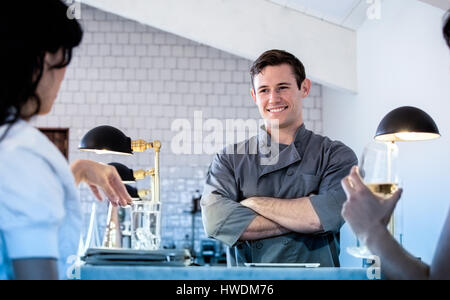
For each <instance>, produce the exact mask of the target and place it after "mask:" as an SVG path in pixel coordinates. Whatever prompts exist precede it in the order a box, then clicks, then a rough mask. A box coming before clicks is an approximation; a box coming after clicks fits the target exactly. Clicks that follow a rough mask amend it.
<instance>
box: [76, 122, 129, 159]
mask: <svg viewBox="0 0 450 300" xmlns="http://www.w3.org/2000/svg"><path fill="white" fill-rule="evenodd" d="M79 149H80V150H83V151H92V152H95V153H98V154H122V155H132V154H133V151H132V149H131V139H130V138H129V137H127V136H126V135H125V134H123V132H122V131H120V130H119V129H117V128H114V127H112V126H107V125H104V126H99V127H96V128H94V129H92V130H90V131H89V132H88V133H86V134H85V135H84V136H83V138H82V139H81V142H80V146H79Z"/></svg>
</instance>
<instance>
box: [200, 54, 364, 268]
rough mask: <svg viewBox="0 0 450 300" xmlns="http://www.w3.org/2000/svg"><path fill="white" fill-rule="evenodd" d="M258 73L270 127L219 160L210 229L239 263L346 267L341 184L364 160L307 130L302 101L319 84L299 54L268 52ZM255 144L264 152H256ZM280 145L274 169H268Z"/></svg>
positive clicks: (211, 186)
mask: <svg viewBox="0 0 450 300" xmlns="http://www.w3.org/2000/svg"><path fill="white" fill-rule="evenodd" d="M250 74H251V79H252V89H251V96H252V98H253V101H254V102H255V104H256V105H257V107H258V109H259V112H260V114H261V117H262V118H263V119H264V124H265V125H264V126H263V127H262V128H261V130H260V132H259V133H258V135H257V136H255V137H252V138H250V139H248V140H246V141H244V142H241V143H238V144H236V145H233V147H234V150H235V151H234V152H233V153H231V154H230V152H229V151H225V149H224V150H223V151H222V152H221V153H218V154H217V155H216V156H215V157H214V160H213V162H212V163H211V166H210V168H209V171H208V175H207V178H206V183H205V188H204V193H203V197H202V201H201V205H202V216H203V224H204V227H205V230H206V232H207V234H208V236H210V237H212V238H215V239H217V240H220V241H222V242H224V243H225V244H226V245H228V246H230V247H231V248H230V249H231V251H230V253H229V254H230V255H229V259H230V260H231V261H230V262H231V264H234V265H242V264H243V263H320V264H321V267H338V266H339V231H340V228H341V226H342V225H343V223H344V222H343V219H342V217H341V214H340V212H341V208H342V204H343V202H344V201H345V199H346V198H345V193H344V191H343V189H342V187H341V184H340V182H341V179H342V178H344V177H345V176H346V175H347V174H348V173H349V171H350V169H351V167H352V166H353V165H355V164H357V158H356V156H355V154H354V152H353V151H352V150H351V149H350V148H348V147H347V146H345V145H344V144H342V143H341V142H338V141H331V140H330V139H329V138H327V137H323V136H320V135H317V134H315V133H313V132H312V131H309V130H307V129H306V128H305V125H304V124H303V117H302V102H303V99H304V98H306V97H307V96H308V94H309V91H310V88H311V81H310V80H309V79H307V78H306V75H305V69H304V67H303V64H302V63H301V62H300V61H299V60H298V59H297V58H296V57H295V56H293V55H292V54H290V53H287V52H285V51H281V50H270V51H267V52H265V53H263V54H262V55H261V56H260V57H259V58H258V59H257V60H256V61H255V62H254V63H253V66H252V67H251V70H250ZM255 144H257V145H258V150H259V151H258V153H257V154H250V153H251V152H249V151H248V150H249V149H250V148H251V145H255ZM274 146H276V147H277V150H278V151H275V154H274V153H272V154H271V155H275V156H276V157H274V159H272V160H269V161H273V162H274V163H273V164H266V163H263V159H264V158H266V156H267V153H271V152H270V151H271V150H273V149H274ZM238 149H241V150H242V149H245V150H247V152H245V153H247V154H245V153H244V154H242V151H238ZM236 153H239V154H236Z"/></svg>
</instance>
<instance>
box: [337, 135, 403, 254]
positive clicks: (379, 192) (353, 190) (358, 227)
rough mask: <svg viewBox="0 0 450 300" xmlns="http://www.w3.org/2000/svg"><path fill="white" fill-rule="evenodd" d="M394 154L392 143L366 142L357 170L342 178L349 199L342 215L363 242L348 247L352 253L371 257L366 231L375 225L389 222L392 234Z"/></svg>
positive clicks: (395, 181) (395, 179)
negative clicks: (367, 143) (367, 245)
mask: <svg viewBox="0 0 450 300" xmlns="http://www.w3.org/2000/svg"><path fill="white" fill-rule="evenodd" d="M397 153H398V151H397V148H396V146H395V144H389V143H378V142H373V143H371V144H369V145H368V146H366V148H365V149H364V152H363V155H362V158H361V164H360V168H359V172H358V168H356V167H354V168H353V169H352V171H351V173H350V175H349V176H347V177H346V178H344V180H343V181H342V185H343V188H344V191H345V192H346V194H347V200H348V201H347V202H346V203H345V204H344V208H343V212H342V214H343V216H344V219H345V220H346V221H347V222H348V223H349V224H350V226H351V227H352V229H353V231H354V232H355V233H356V235H357V237H358V242H359V243H362V245H358V246H357V247H349V248H347V251H348V252H349V253H350V254H351V255H353V256H356V257H360V258H370V257H371V253H370V251H369V250H368V249H367V247H366V246H365V240H366V238H367V234H368V232H369V231H370V230H371V229H372V228H374V227H375V226H379V225H380V224H381V225H383V226H386V225H388V223H389V226H388V228H389V231H390V232H391V234H393V235H394V233H395V226H394V224H395V222H394V219H393V217H391V215H392V213H393V210H394V208H395V205H396V203H397V201H398V199H399V198H400V195H401V190H399V189H398V186H399V184H398V182H399V179H398V174H397V172H396V157H397ZM360 175H361V176H360ZM363 178H364V182H363ZM389 220H390V221H389Z"/></svg>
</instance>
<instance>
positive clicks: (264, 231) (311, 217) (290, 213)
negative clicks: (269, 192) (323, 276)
mask: <svg viewBox="0 0 450 300" xmlns="http://www.w3.org/2000/svg"><path fill="white" fill-rule="evenodd" d="M241 205H243V206H245V207H248V208H250V209H252V210H253V211H255V212H256V213H257V214H258V216H257V217H256V218H255V219H253V221H252V222H251V223H250V225H249V226H248V227H247V229H246V230H245V231H244V233H243V234H242V235H241V237H240V240H242V241H245V240H258V239H264V238H268V237H273V236H278V235H282V234H285V233H288V232H291V231H294V232H300V233H309V234H310V233H316V232H319V231H321V230H322V225H321V223H320V219H319V216H318V215H317V213H316V212H315V210H314V208H313V206H312V204H311V201H310V199H309V197H303V198H296V199H278V198H270V197H251V198H248V199H245V200H243V201H241Z"/></svg>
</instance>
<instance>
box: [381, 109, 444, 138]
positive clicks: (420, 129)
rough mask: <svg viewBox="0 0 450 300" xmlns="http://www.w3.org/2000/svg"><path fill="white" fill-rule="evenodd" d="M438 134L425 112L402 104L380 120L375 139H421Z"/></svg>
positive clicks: (437, 136)
mask: <svg viewBox="0 0 450 300" xmlns="http://www.w3.org/2000/svg"><path fill="white" fill-rule="evenodd" d="M440 136H441V135H440V133H439V130H438V128H437V126H436V123H435V122H434V120H433V119H432V118H431V117H430V116H429V115H428V114H427V113H426V112H424V111H423V110H421V109H419V108H416V107H412V106H403V107H399V108H396V109H394V110H393V111H391V112H390V113H388V114H387V115H386V116H385V117H384V118H383V120H381V122H380V124H379V125H378V128H377V132H376V134H375V140H378V141H384V142H396V141H423V140H431V139H436V138H439V137H440Z"/></svg>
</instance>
